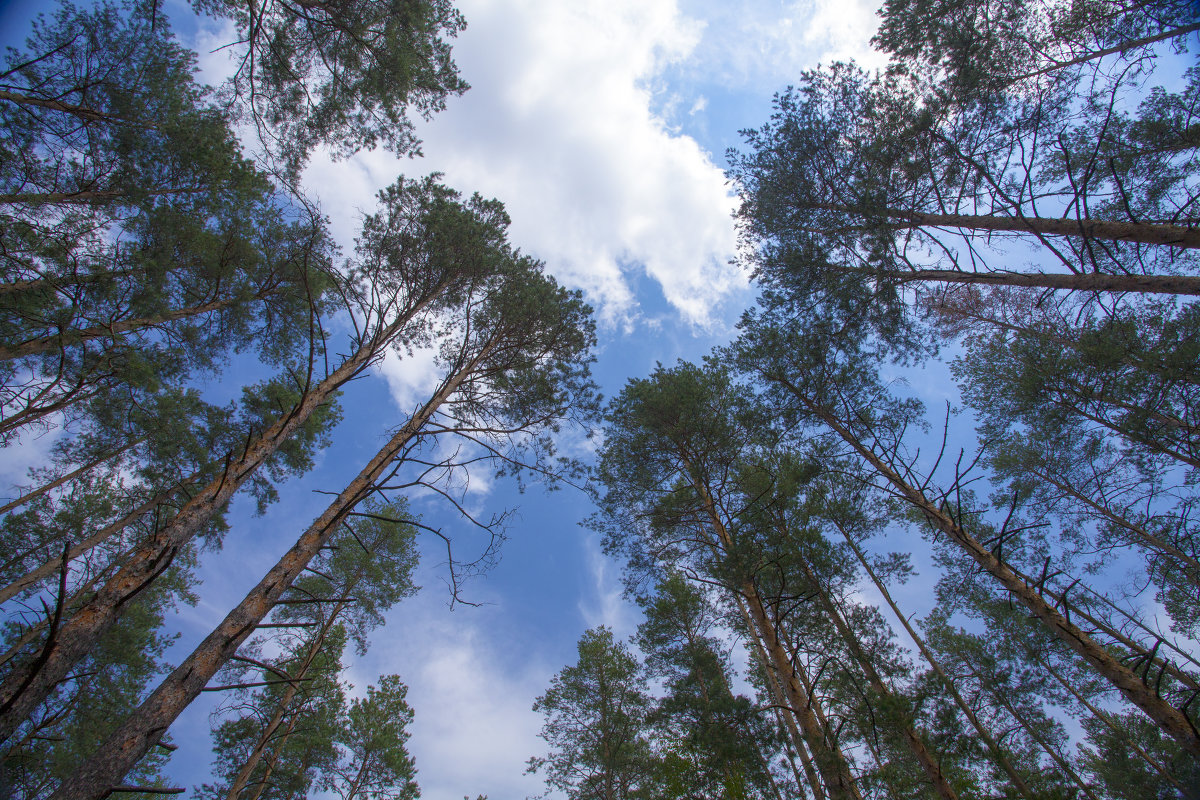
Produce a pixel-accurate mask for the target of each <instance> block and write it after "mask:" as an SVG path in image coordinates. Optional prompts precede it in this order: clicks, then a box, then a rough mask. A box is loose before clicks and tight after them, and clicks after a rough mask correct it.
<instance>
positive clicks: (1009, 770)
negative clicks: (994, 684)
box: [838, 526, 1034, 800]
mask: <svg viewBox="0 0 1200 800" xmlns="http://www.w3.org/2000/svg"><path fill="white" fill-rule="evenodd" d="M838 529H839V530H841V531H842V536H843V537H845V539H846V543H847V544H849V545H850V549H851V550H853V551H854V555H855V556H857V557H858V561H859V563H860V564H862V566H863V569H865V570H866V571H867V575H868V576H869V577H870V578H871V581H872V582H873V583H874V584H875V588H876V589H878V590H879V593H880V594H881V595H882V596H883V599H884V600H885V601H886V602H887V604H888V607H889V608H891V609H892V613H893V614H894V615H895V616H896V618H897V619H898V620H900V624H901V625H903V626H904V630H905V631H906V632H907V633H908V638H910V639H912V641H913V643H914V644H915V645H916V646H917V650H919V651H920V652H921V655H922V657H924V659H925V661H926V662H927V663H928V664H929V666H930V667H932V668H933V671H934V672H935V673H937V676H938V677H939V678H941V680H942V683H944V684H945V685H946V688H947V689H948V690H949V692H950V695H951V696H952V697H953V698H954V703H955V705H957V706H958V709H959V710H960V711H961V712H962V713H963V716H964V717H966V718H967V720H968V721H969V722H970V723H971V727H973V728H974V729H975V732H976V733H978V734H979V738H980V739H982V740H983V742H984V744H986V745H987V747H988V749H989V750H991V751H992V757H993V758H994V759H996V763H997V764H998V765H999V766H1000V768H1001V769H1002V770H1004V774H1006V775H1007V776H1008V779H1009V781H1010V782H1011V783H1012V786H1013V788H1014V789H1016V790H1017V792H1019V793H1020V795H1021V796H1022V797H1024V798H1026V800H1034V798H1033V791H1032V790H1031V789H1030V788H1029V785H1028V784H1026V783H1025V779H1024V778H1022V777H1021V774H1020V773H1019V772H1017V770H1016V768H1015V767H1013V765H1012V762H1011V761H1009V760H1008V756H1007V755H1006V754H1005V752H1004V750H1003V748H1001V747H1000V743H999V742H997V741H996V737H994V736H992V733H991V731H989V730H988V729H987V726H985V725H984V724H983V722H982V721H981V720H980V719H979V715H977V714H976V713H975V710H974V709H973V708H971V705H970V704H969V703H968V702H967V701H966V699H965V698H964V697H963V696H962V693H961V692H959V691H958V687H957V686H955V684H954V681H952V680H951V679H950V676H949V675H947V674H946V671H945V670H943V669H942V665H941V663H940V662H939V661H938V660H937V658H935V657H934V655H933V653H932V652H931V651H930V649H929V647H928V646H927V645H926V644H925V640H924V639H923V638H922V637H921V636H920V635H918V634H917V632H916V631H915V630H914V629H913V627H912V625H911V624H909V621H908V618H907V617H905V616H904V614H903V613H902V612H901V611H900V608H899V606H897V605H896V601H895V600H893V599H892V595H891V593H890V592H889V591H888V589H887V586H885V585H884V583H883V581H881V580H879V577H878V576H877V575H876V574H875V570H874V569H872V568H871V565H870V563H869V562H868V561H867V558H866V556H865V555H864V554H863V551H862V550H860V549H859V547H858V544H857V543H856V542H855V541H854V539H853V538H852V537H851V536H850V534H849V533H847V532H846V531H845V530H844V529H842V528H841V526H838Z"/></svg>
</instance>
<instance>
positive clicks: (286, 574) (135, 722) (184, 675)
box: [51, 340, 496, 800]
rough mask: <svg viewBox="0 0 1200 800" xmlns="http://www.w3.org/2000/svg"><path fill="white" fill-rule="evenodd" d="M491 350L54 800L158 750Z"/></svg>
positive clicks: (422, 413)
mask: <svg viewBox="0 0 1200 800" xmlns="http://www.w3.org/2000/svg"><path fill="white" fill-rule="evenodd" d="M495 344H496V343H495V341H494V340H493V341H492V342H491V343H490V344H489V345H488V346H487V347H485V348H482V349H481V351H480V352H479V353H478V354H476V355H475V356H474V357H473V358H472V359H471V360H470V361H468V362H467V363H466V364H464V365H462V366H460V367H459V369H458V370H457V371H456V372H455V373H454V374H452V375H450V376H448V377H447V379H446V380H445V381H444V382H443V383H442V385H441V387H439V389H438V391H437V392H436V393H435V394H434V395H433V397H432V398H430V400H429V401H428V402H426V403H425V405H424V406H422V407H421V409H420V410H419V411H418V412H417V413H416V414H414V415H413V417H412V418H410V419H409V420H408V422H406V423H405V424H404V425H403V426H401V427H400V429H399V430H398V431H397V432H396V433H395V435H393V436H392V438H391V439H390V440H389V441H388V443H387V444H386V445H384V446H383V448H382V449H380V451H379V452H378V453H376V454H375V456H374V457H373V458H372V459H371V460H370V461H369V462H368V463H367V465H366V466H365V467H364V468H363V469H362V471H361V472H359V474H358V475H357V476H356V477H355V478H354V480H353V481H351V482H350V484H349V485H348V486H347V487H346V488H345V489H343V490H342V492H341V494H339V495H338V496H337V498H336V499H335V500H334V501H333V502H332V503H331V504H330V505H329V507H328V508H326V509H325V511H324V512H323V513H322V514H321V516H319V517H318V518H317V519H316V520H315V521H314V522H313V523H312V525H311V526H309V528H308V530H306V531H305V532H304V533H303V534H302V535H301V536H300V538H299V540H298V541H297V542H296V544H295V545H294V546H293V547H292V548H291V549H290V550H289V551H288V552H287V553H285V554H284V556H283V557H282V558H281V559H280V560H279V561H278V563H276V564H275V566H274V567H272V568H271V570H270V571H269V572H268V573H267V574H266V575H265V576H264V577H263V579H262V580H261V581H259V583H258V585H257V586H255V587H254V588H253V589H251V590H250V592H249V594H247V595H246V597H245V598H244V599H243V600H242V602H241V603H239V604H238V605H237V607H236V608H234V609H233V610H232V611H230V612H229V614H228V615H227V616H226V617H225V619H224V620H223V621H222V622H221V624H220V625H218V626H217V628H216V629H215V630H214V631H213V632H212V633H210V634H209V635H208V636H207V637H206V638H205V639H204V641H203V642H201V643H200V644H199V645H198V646H197V647H196V649H195V650H193V651H192V653H191V655H189V656H188V657H187V658H186V659H184V661H183V662H182V663H181V664H180V665H179V667H177V668H176V669H175V671H173V672H172V673H171V674H170V675H168V676H167V677H166V678H165V679H164V680H163V682H162V683H160V684H159V686H158V688H156V689H155V690H154V692H153V693H151V695H150V696H149V697H148V698H147V699H146V700H145V702H143V703H142V704H141V706H139V707H138V708H137V710H136V711H134V712H133V714H131V715H130V716H129V718H128V719H126V720H125V722H124V723H122V725H121V726H120V727H119V728H118V729H117V730H116V731H114V732H113V734H112V735H111V736H109V738H108V740H107V741H106V742H105V743H104V744H103V745H101V746H100V748H99V750H98V751H97V752H96V753H94V754H93V755H92V756H91V757H90V758H88V760H87V761H85V762H84V763H83V764H81V765H80V766H79V767H78V769H77V770H76V771H75V773H74V774H73V775H72V776H71V777H70V778H68V779H67V780H66V781H64V782H63V783H62V784H61V785H60V786H59V787H58V789H57V790H56V791H55V792H54V794H53V795H51V798H52V800H102V798H104V797H105V795H106V794H107V792H108V790H109V788H110V787H112V786H114V785H115V784H116V783H117V782H118V781H119V780H120V779H121V778H122V777H124V775H125V774H126V773H127V772H128V771H129V770H130V769H132V768H133V766H134V765H135V764H136V763H137V762H138V761H139V760H140V759H141V758H142V756H144V755H145V754H146V752H147V751H149V750H150V748H152V747H154V745H155V744H157V743H158V740H159V739H160V738H161V737H162V736H163V734H164V733H165V732H166V731H167V729H168V728H169V727H170V726H171V723H173V722H174V721H175V719H176V718H177V717H178V716H179V714H180V713H181V712H182V711H183V710H184V709H185V708H186V707H187V706H188V704H190V703H191V702H192V700H194V699H195V698H196V697H197V695H199V694H200V692H201V691H202V690H203V689H204V687H205V685H206V684H207V683H208V682H209V680H211V679H212V677H213V676H214V675H215V674H216V673H217V671H218V670H219V669H220V668H221V667H222V666H223V665H224V664H225V662H226V661H228V660H229V658H230V657H231V656H233V655H234V654H235V653H236V652H237V650H238V648H239V647H240V646H241V644H242V642H244V641H245V640H246V639H247V638H248V637H249V636H250V634H251V633H253V632H254V629H255V627H256V626H257V625H258V624H259V623H260V622H262V621H263V619H265V618H266V616H267V614H269V613H270V612H271V609H272V608H274V607H275V604H276V603H277V601H278V600H279V599H280V597H281V596H282V595H283V593H284V592H285V591H286V590H287V589H288V587H290V586H291V585H292V582H293V581H295V579H296V578H297V577H298V576H299V575H300V573H301V572H302V571H303V570H304V568H305V567H306V566H308V563H309V562H310V561H311V560H312V559H313V558H314V557H315V556H316V555H317V553H318V552H319V551H320V549H321V548H322V547H323V546H324V545H325V543H326V542H327V541H328V540H329V538H330V537H331V536H332V535H333V533H334V532H335V531H336V530H337V528H338V527H339V526H340V525H341V524H342V521H343V520H344V519H345V518H346V515H347V514H349V513H350V512H351V511H353V509H354V507H355V506H356V505H357V504H358V503H359V502H361V501H362V500H363V499H365V498H366V497H367V496H368V495H369V494H370V493H371V492H372V491H373V490H374V488H375V483H376V481H377V480H378V479H379V478H380V476H382V475H383V474H384V472H385V471H386V470H387V468H388V467H389V465H391V464H392V462H393V460H394V459H395V458H396V457H397V456H398V455H399V454H400V452H401V451H402V450H403V449H404V447H405V446H406V445H407V444H408V443H409V442H410V441H411V440H412V439H413V438H414V437H416V436H417V435H418V434H419V433H420V432H421V430H422V429H423V428H424V427H425V425H426V424H427V423H428V422H429V420H430V418H432V416H433V414H434V413H435V412H436V411H437V409H438V408H439V407H440V406H441V405H442V404H443V403H444V402H445V401H446V399H447V398H448V397H450V395H452V394H453V393H454V392H455V391H456V390H457V389H458V387H459V385H460V384H462V382H463V381H464V380H465V379H466V378H467V377H468V376H469V375H470V374H471V373H472V371H474V369H475V368H476V367H477V365H478V364H479V363H480V362H481V361H483V359H484V358H486V356H487V355H488V353H489V352H490V350H491V349H492V347H494V346H495Z"/></svg>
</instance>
